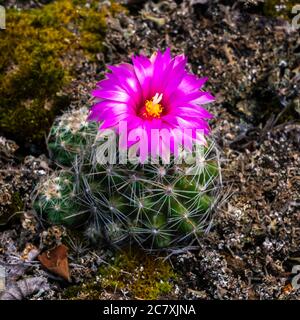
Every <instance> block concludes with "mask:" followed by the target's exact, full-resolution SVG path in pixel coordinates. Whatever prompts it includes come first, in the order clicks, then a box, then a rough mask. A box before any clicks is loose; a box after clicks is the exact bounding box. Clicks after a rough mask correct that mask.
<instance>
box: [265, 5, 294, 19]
mask: <svg viewBox="0 0 300 320" xmlns="http://www.w3.org/2000/svg"><path fill="white" fill-rule="evenodd" d="M296 4H299V0H284V1H282V0H266V1H264V4H263V12H264V14H265V15H266V16H269V17H279V18H283V19H286V20H288V21H289V22H291V19H292V18H293V17H294V14H292V8H293V6H294V5H296ZM278 6H283V7H281V8H280V10H278V9H277V8H279V7H278Z"/></svg>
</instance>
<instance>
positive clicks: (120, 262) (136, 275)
mask: <svg viewBox="0 0 300 320" xmlns="http://www.w3.org/2000/svg"><path fill="white" fill-rule="evenodd" d="M176 280H177V275H176V274H175V272H174V271H173V269H172V267H171V266H170V264H169V263H168V262H167V261H164V260H163V259H161V258H158V257H155V256H153V255H146V254H145V253H144V252H141V251H140V250H134V253H133V252H131V251H130V252H129V253H125V252H124V251H123V252H120V253H118V254H117V255H116V256H115V257H114V259H113V260H112V261H111V264H110V265H109V266H107V265H103V266H102V267H101V268H100V269H99V275H98V276H97V277H96V280H94V281H91V282H88V283H85V284H83V285H79V286H72V287H70V288H68V289H67V290H66V291H65V294H64V296H65V298H68V299H101V294H103V292H104V290H105V291H106V292H109V293H112V294H113V293H120V294H122V293H121V291H127V292H128V295H129V296H131V297H132V298H135V299H146V300H153V299H159V298H163V297H164V296H166V295H170V294H171V291H172V289H173V287H174V282H175V281H176Z"/></svg>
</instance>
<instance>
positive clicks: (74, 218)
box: [34, 108, 221, 249]
mask: <svg viewBox="0 0 300 320" xmlns="http://www.w3.org/2000/svg"><path fill="white" fill-rule="evenodd" d="M87 113H88V111H87V109H85V108H83V109H81V110H73V111H70V112H68V113H67V114H65V115H63V116H62V117H60V118H59V119H57V120H56V121H55V123H54V125H53V128H52V130H51V133H50V136H49V139H48V140H49V142H48V146H49V149H50V150H51V153H52V157H53V160H54V161H55V162H57V163H58V164H59V165H60V166H68V167H69V169H68V172H67V173H66V171H64V170H61V171H58V172H57V173H56V175H55V176H56V177H55V178H53V177H50V178H49V179H48V181H47V183H45V184H44V186H45V188H37V191H36V197H35V199H34V207H35V208H36V210H37V211H38V212H40V213H41V214H42V216H43V217H45V218H46V219H47V220H48V221H49V222H51V223H54V224H65V225H67V226H78V225H81V228H83V229H84V233H85V235H86V236H87V237H89V238H90V240H91V241H92V242H93V243H95V244H96V243H110V244H116V245H121V244H123V243H124V244H126V243H128V241H130V242H132V241H134V242H136V243H138V244H139V245H141V246H142V247H143V248H146V249H153V248H157V249H165V248H168V247H182V246H185V245H186V244H191V243H193V241H199V239H200V237H201V236H202V235H203V233H204V232H205V231H206V230H207V228H208V227H209V226H210V223H211V213H212V210H213V208H214V206H215V204H216V202H217V199H218V190H219V187H220V184H221V176H220V169H219V167H220V166H219V158H218V152H217V149H216V147H215V145H214V143H213V142H212V141H210V142H209V143H208V145H207V146H206V147H203V148H202V149H201V150H200V151H195V150H193V152H191V158H192V156H194V155H195V152H201V156H200V161H199V162H196V163H195V164H192V165H188V164H186V163H178V162H177V161H176V160H177V159H173V160H172V161H171V163H170V164H167V165H165V164H162V163H160V164H157V165H156V164H130V163H128V164H110V165H106V164H105V165H103V164H99V163H98V162H97V160H96V158H97V154H96V153H97V152H96V150H97V146H98V147H99V146H100V147H101V143H102V144H103V143H107V140H103V142H100V141H99V140H97V139H96V137H97V132H98V130H97V128H98V124H96V123H89V124H87V123H86V122H85V119H86V116H87ZM118 156H119V155H118V154H117V157H116V160H118V159H117V158H118ZM53 179H54V180H55V179H56V180H55V183H54V185H55V186H56V188H58V189H59V190H58V191H57V190H56V191H55V192H53V194H52V193H51V192H50V193H49V190H48V191H47V190H46V189H47V188H46V186H47V185H49V186H50V185H51V183H52V184H53V181H54V180H53ZM57 179H58V180H57ZM49 186H48V189H49ZM52 189H53V185H52ZM52 189H51V190H52ZM53 190H55V187H54V189H53ZM49 194H50V196H49Z"/></svg>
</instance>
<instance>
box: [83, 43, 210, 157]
mask: <svg viewBox="0 0 300 320" xmlns="http://www.w3.org/2000/svg"><path fill="white" fill-rule="evenodd" d="M186 63H187V58H186V57H185V56H184V55H183V54H182V55H178V56H175V57H174V58H172V57H171V54H170V49H167V50H166V51H165V52H164V53H162V52H160V51H158V52H155V53H154V54H153V55H152V56H151V57H150V58H147V57H146V56H143V55H140V56H133V57H132V64H128V63H121V64H119V65H115V66H109V67H108V69H110V71H111V72H108V73H107V74H106V78H105V79H104V80H102V81H100V82H99V83H98V84H97V88H96V89H95V90H94V91H93V92H92V95H93V96H94V97H95V104H94V105H93V106H92V108H91V110H90V114H89V120H91V121H99V122H101V125H100V129H108V128H114V129H116V130H117V131H118V124H119V123H120V122H122V121H123V122H124V121H126V124H127V129H128V131H130V130H133V129H138V130H143V132H145V133H146V136H147V139H148V146H149V147H148V148H149V151H150V150H151V130H152V129H159V130H160V129H167V130H163V133H162V134H161V135H160V139H161V140H160V142H161V147H160V148H159V151H158V152H159V155H161V154H162V153H164V151H166V150H165V148H169V149H172V150H173V147H172V146H173V144H171V145H170V144H168V143H167V142H166V141H165V140H166V139H170V137H171V139H172V140H173V141H175V142H176V143H181V142H182V139H183V137H184V135H185V134H186V133H185V132H184V129H190V130H189V132H192V134H191V135H192V140H193V141H194V140H197V139H198V135H197V133H196V131H197V130H198V131H199V130H200V131H202V132H203V134H204V136H205V135H207V134H209V132H210V129H209V126H208V123H207V119H210V118H212V117H213V116H212V114H210V113H209V112H208V111H207V110H206V109H204V108H203V105H204V104H207V103H209V102H212V101H213V100H214V97H213V96H212V95H211V94H210V93H209V92H206V91H202V90H201V88H202V87H203V85H204V83H205V82H206V80H207V78H198V77H196V76H195V75H193V74H191V73H190V72H188V71H187V70H186ZM175 129H176V130H175ZM178 130H181V131H182V132H183V134H182V135H178V132H179V131H178ZM166 132H168V133H169V134H166ZM119 133H120V132H119ZM178 140H180V141H178ZM134 143H136V141H129V140H126V145H127V147H130V146H131V145H133V144H134ZM172 150H171V152H172ZM169 151H170V150H169Z"/></svg>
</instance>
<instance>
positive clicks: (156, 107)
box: [144, 93, 163, 118]
mask: <svg viewBox="0 0 300 320" xmlns="http://www.w3.org/2000/svg"><path fill="white" fill-rule="evenodd" d="M162 97H163V94H162V93H161V94H158V93H156V94H155V96H154V97H152V99H151V100H146V102H145V112H144V116H146V117H152V118H160V115H161V113H162V112H163V107H162V105H161V104H160V102H161V100H162Z"/></svg>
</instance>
